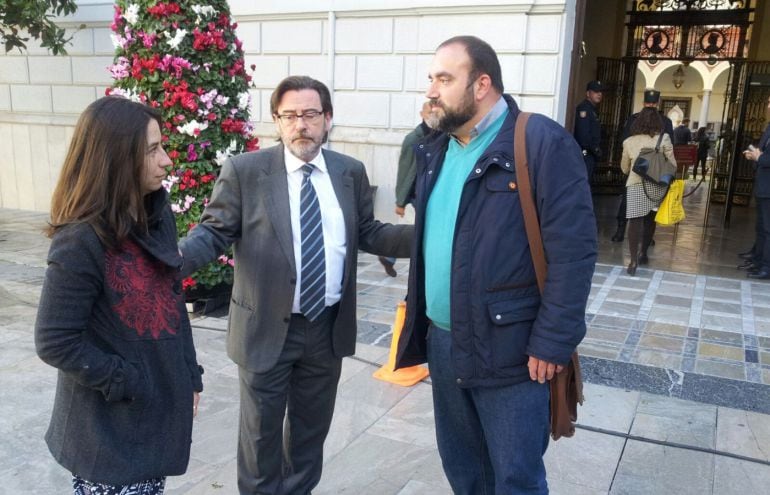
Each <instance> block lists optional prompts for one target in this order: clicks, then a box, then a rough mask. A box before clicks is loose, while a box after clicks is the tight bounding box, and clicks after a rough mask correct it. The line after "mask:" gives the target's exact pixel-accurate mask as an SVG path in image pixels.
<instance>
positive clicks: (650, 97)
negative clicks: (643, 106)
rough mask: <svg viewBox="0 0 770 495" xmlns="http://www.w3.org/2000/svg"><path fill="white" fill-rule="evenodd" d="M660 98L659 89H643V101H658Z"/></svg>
mask: <svg viewBox="0 0 770 495" xmlns="http://www.w3.org/2000/svg"><path fill="white" fill-rule="evenodd" d="M659 100H660V91H657V90H655V89H650V88H648V89H645V90H644V102H645V103H658V101H659Z"/></svg>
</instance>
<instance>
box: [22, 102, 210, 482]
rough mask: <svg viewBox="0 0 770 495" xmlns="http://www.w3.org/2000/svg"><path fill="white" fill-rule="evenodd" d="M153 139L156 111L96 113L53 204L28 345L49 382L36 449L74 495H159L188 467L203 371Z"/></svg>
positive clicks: (125, 105)
mask: <svg viewBox="0 0 770 495" xmlns="http://www.w3.org/2000/svg"><path fill="white" fill-rule="evenodd" d="M161 137H162V136H161V132H160V116H159V114H158V113H157V112H156V111H155V110H153V109H151V108H149V107H147V106H145V105H141V104H139V103H134V102H131V101H129V100H127V99H123V98H117V97H105V98H101V99H99V100H97V101H95V102H94V103H92V104H91V105H89V106H88V108H86V110H85V111H84V112H83V114H82V115H81V116H80V119H79V120H78V123H77V126H76V127H75V133H74V136H73V138H72V142H71V143H70V147H69V150H68V152H67V156H66V159H65V161H64V166H63V167H62V171H61V175H60V176H59V181H58V184H57V185H56V189H55V190H54V194H53V198H52V202H51V222H50V227H49V228H48V231H47V234H48V235H49V237H51V239H52V240H51V247H50V251H49V253H48V268H47V270H46V275H45V282H44V285H43V291H42V294H41V298H40V306H39V309H38V315H37V322H36V325H35V345H36V348H37V353H38V355H39V356H40V358H41V359H42V360H43V361H45V362H46V363H48V364H50V365H51V366H54V367H55V368H58V370H59V372H58V382H57V387H56V398H55V400H54V406H53V414H52V418H51V423H50V426H49V428H48V432H47V433H46V437H45V438H46V442H47V444H48V448H49V449H50V451H51V453H52V454H53V456H54V458H55V459H56V460H57V461H58V462H59V464H61V465H62V466H63V467H64V468H66V469H67V470H69V471H70V472H71V473H72V475H73V489H74V493H75V494H76V495H81V494H82V495H85V494H89V495H93V494H109V495H112V494H119V493H131V494H134V493H136V494H142V495H150V494H161V493H163V489H164V486H165V477H166V476H168V475H179V474H182V473H184V472H185V471H186V469H187V463H188V459H189V455H190V443H191V433H192V420H193V416H194V415H195V413H196V411H197V404H198V394H199V392H201V390H202V388H203V387H202V383H201V374H202V371H203V370H202V368H200V366H198V363H197V361H196V356H195V349H194V347H193V338H192V331H191V328H190V322H189V319H188V317H187V312H186V310H185V304H184V299H183V296H182V290H181V281H180V275H179V273H180V267H181V265H182V258H181V256H180V254H179V250H178V248H177V243H176V240H177V235H176V225H175V222H174V217H173V214H172V213H171V209H170V207H169V204H168V198H167V193H166V191H165V190H164V189H163V188H162V187H161V186H162V184H161V181H162V180H163V179H165V178H166V176H167V172H166V167H168V166H169V165H171V160H170V159H169V157H168V155H167V154H166V152H165V151H164V150H163V146H162V142H161Z"/></svg>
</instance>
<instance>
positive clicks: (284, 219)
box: [260, 145, 297, 272]
mask: <svg viewBox="0 0 770 495" xmlns="http://www.w3.org/2000/svg"><path fill="white" fill-rule="evenodd" d="M279 147H280V148H281V149H280V151H279V152H278V153H275V154H274V158H273V160H272V162H271V163H270V170H269V173H268V175H266V176H265V177H262V178H261V179H260V182H261V183H262V184H264V187H260V190H263V191H264V192H265V195H266V199H267V205H268V208H267V214H268V216H269V217H270V222H271V223H272V224H273V229H275V234H276V236H277V237H278V243H279V244H280V245H281V250H282V251H283V252H284V254H286V258H287V259H288V260H289V264H290V265H291V267H292V270H294V271H295V272H296V271H297V266H296V264H295V262H294V241H293V240H292V235H291V209H290V207H289V182H288V179H287V177H286V164H285V163H284V159H283V153H284V151H283V150H284V147H283V145H279Z"/></svg>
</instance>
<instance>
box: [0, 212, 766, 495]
mask: <svg viewBox="0 0 770 495" xmlns="http://www.w3.org/2000/svg"><path fill="white" fill-rule="evenodd" d="M41 226H42V217H41V216H40V215H36V214H28V213H24V212H16V211H8V210H0V343H1V344H2V346H0V398H2V400H0V439H2V440H1V441H0V493H43V494H47V493H66V488H65V487H66V486H67V483H68V475H67V473H66V472H64V470H63V469H61V468H60V467H59V466H58V465H56V464H55V462H54V461H53V460H52V459H51V457H50V455H49V454H48V452H47V450H46V447H45V445H44V444H43V441H42V435H43V433H44V431H45V428H46V426H47V422H48V419H49V415H50V407H51V401H52V399H53V391H54V384H55V371H54V370H53V369H51V368H49V367H47V366H46V365H44V364H42V363H41V362H40V361H39V359H37V357H36V356H35V354H34V346H33V343H32V339H31V335H32V325H33V320H34V314H35V312H36V305H37V298H38V294H39V290H40V284H41V283H42V275H43V267H44V259H45V252H46V250H47V243H46V242H45V240H44V239H43V238H42V237H41V236H40V235H39V230H40V228H41ZM405 267H406V265H405V264H404V263H403V262H401V261H399V262H398V264H397V265H396V268H397V269H398V270H399V276H398V277H396V278H393V279H391V278H389V277H387V276H385V275H384V273H382V270H381V268H380V266H379V265H378V264H377V262H376V259H375V258H374V257H371V256H368V255H362V256H361V261H360V263H359V274H360V275H359V284H360V285H359V293H360V301H359V302H360V304H359V313H358V316H359V319H360V322H361V324H360V329H361V331H360V334H359V336H360V338H359V345H358V348H357V353H356V357H353V358H346V359H345V360H344V364H343V376H342V379H341V382H340V388H339V392H338V399H337V408H336V413H335V418H334V422H333V425H332V431H331V433H330V437H329V439H328V441H327V444H326V454H325V455H326V458H325V470H324V476H323V479H322V481H321V484H320V485H319V487H318V488H317V490H315V491H314V493H316V494H338V493H350V494H367V495H368V494H373V495H379V494H400V495H406V494H418V493H419V494H446V493H449V489H448V486H447V484H446V481H445V479H444V477H443V474H442V472H441V467H440V462H439V459H438V456H437V453H436V450H435V440H434V438H433V423H432V404H431V400H430V389H429V386H428V385H426V384H424V383H421V384H418V385H416V386H415V387H412V388H408V389H406V388H401V387H397V386H394V385H390V384H387V383H383V382H379V381H377V380H374V379H372V378H371V373H372V372H373V371H374V368H373V367H372V366H371V365H370V364H368V362H383V361H384V359H385V358H386V355H387V346H388V341H389V338H390V337H389V324H390V322H391V319H392V314H393V308H395V304H396V303H397V301H398V300H399V299H401V298H402V297H403V295H404V293H405V284H406V281H405V271H406V270H405ZM638 273H639V275H638V276H637V277H636V278H633V279H632V278H630V277H627V276H625V272H624V271H623V270H622V268H620V267H617V266H610V265H600V266H599V267H598V268H597V272H596V275H595V277H594V285H593V289H592V294H591V299H590V302H589V316H588V323H589V332H588V336H587V338H586V340H585V341H584V343H583V345H582V347H581V351H582V353H583V356H584V366H586V368H587V370H586V371H587V375H588V376H587V378H588V380H589V382H591V383H588V384H587V386H586V396H587V402H586V404H585V405H584V406H583V407H582V408H581V409H580V418H579V423H580V424H581V425H583V426H585V427H593V428H598V429H602V430H609V431H611V432H614V433H615V434H607V433H606V432H605V433H603V432H597V431H588V430H585V429H581V430H579V431H578V433H577V435H576V437H575V438H573V439H564V440H560V441H558V442H555V443H552V444H551V446H550V447H549V451H548V453H547V455H546V461H547V467H548V473H549V474H548V478H549V485H550V487H551V491H552V493H554V494H570V495H572V494H578V495H579V494H600V493H602V494H607V493H612V494H669V493H677V494H689V493H692V494H698V495H700V494H703V493H712V494H754V493H757V494H758V493H766V491H767V487H768V486H770V466H768V465H767V463H769V462H770V448H768V445H770V421H769V419H770V417H769V416H768V415H766V414H761V413H758V412H751V411H747V410H745V409H747V408H750V406H754V407H757V406H761V405H762V404H764V402H762V400H761V399H762V398H763V397H764V399H765V400H767V396H768V388H767V386H768V383H770V382H768V366H769V365H770V362H768V354H769V353H770V351H769V349H768V338H770V335H769V334H768V321H767V320H766V318H767V316H768V314H770V309H768V308H770V295H769V294H768V291H767V290H766V289H765V286H764V285H763V284H761V283H759V284H754V283H748V282H744V281H740V280H730V279H720V278H714V277H701V276H694V275H692V276H691V275H681V274H676V273H672V272H663V271H653V270H640V271H639V272H638ZM687 303H689V304H687ZM194 323H195V327H196V329H195V338H196V347H197V349H198V353H199V357H200V360H201V362H202V363H203V364H204V366H205V367H206V369H207V373H206V390H205V393H204V394H203V398H202V403H201V410H200V415H199V417H198V418H197V419H196V423H195V428H194V438H193V450H192V456H191V461H190V466H189V469H188V472H187V473H186V474H185V475H184V476H181V477H174V478H171V479H169V483H168V488H169V490H168V493H171V494H177V493H192V494H232V493H236V490H235V484H234V476H235V440H236V425H237V417H238V413H237V402H238V397H237V369H236V367H235V365H233V364H232V363H231V362H230V361H229V360H228V359H227V357H226V355H225V351H224V338H225V334H224V332H222V329H223V328H224V326H225V324H226V321H225V320H224V319H223V318H212V317H202V318H197V319H196V320H195V322H194ZM730 373H732V374H730ZM604 384H611V385H614V386H606V385H604ZM747 390H748V391H749V392H747ZM651 392H655V393H651ZM699 394H700V395H699ZM751 394H753V395H755V396H757V397H758V398H759V399H760V400H756V397H755V398H754V399H752V400H749V398H748V397H747V396H748V395H751ZM672 396H673V397H672ZM676 397H685V398H690V397H692V398H697V399H699V400H701V401H702V402H694V401H690V400H682V399H680V398H676ZM724 397H727V398H728V399H729V398H735V397H737V398H739V399H741V400H743V402H741V403H735V402H730V401H727V402H728V404H723V403H720V401H722V402H725V401H724ZM705 402H708V403H705ZM726 405H729V406H731V407H726ZM758 408H759V409H761V408H760V407H758ZM618 434H620V435H624V434H625V435H628V436H630V438H626V437H622V436H620V437H619V436H616V435H618ZM644 439H652V440H657V441H663V442H669V444H668V445H660V444H656V443H649V442H647V441H645V440H644ZM672 442H673V443H679V444H686V445H690V446H694V447H699V448H705V449H706V451H705V452H702V451H694V450H688V449H681V448H677V447H673V446H671V445H670V443H672ZM709 449H712V450H709ZM713 450H716V451H720V452H725V453H732V454H735V455H742V456H746V457H751V458H755V459H759V460H761V461H764V462H765V464H758V463H753V462H749V461H746V460H740V459H736V458H731V457H726V456H723V455H718V454H716V453H714V452H713Z"/></svg>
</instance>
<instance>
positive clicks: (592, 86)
mask: <svg viewBox="0 0 770 495" xmlns="http://www.w3.org/2000/svg"><path fill="white" fill-rule="evenodd" d="M586 91H596V92H597V93H601V92H602V91H604V85H603V84H602V82H601V81H591V82H589V83H588V84H587V85H586Z"/></svg>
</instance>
